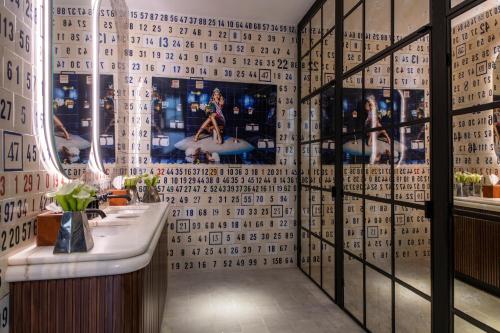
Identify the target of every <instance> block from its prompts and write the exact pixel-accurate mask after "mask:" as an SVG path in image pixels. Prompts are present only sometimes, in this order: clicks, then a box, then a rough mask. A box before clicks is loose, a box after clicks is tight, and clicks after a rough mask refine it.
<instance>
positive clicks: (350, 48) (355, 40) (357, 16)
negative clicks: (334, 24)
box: [343, 5, 363, 72]
mask: <svg viewBox="0 0 500 333" xmlns="http://www.w3.org/2000/svg"><path fill="white" fill-rule="evenodd" d="M344 36H345V37H344V38H345V41H344V61H343V64H344V66H343V67H344V72H346V71H348V70H350V69H351V68H353V67H355V66H356V65H359V64H360V63H361V62H362V61H363V52H362V51H363V5H360V6H358V7H357V8H356V9H355V10H354V12H352V13H351V14H349V16H347V17H346V18H345V19H344Z"/></svg>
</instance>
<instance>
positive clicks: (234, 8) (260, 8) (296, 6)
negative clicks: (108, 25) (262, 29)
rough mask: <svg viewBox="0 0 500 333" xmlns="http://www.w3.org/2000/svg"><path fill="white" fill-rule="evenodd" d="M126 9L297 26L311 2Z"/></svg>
mask: <svg viewBox="0 0 500 333" xmlns="http://www.w3.org/2000/svg"><path fill="white" fill-rule="evenodd" d="M126 1H127V3H128V7H129V9H144V10H148V11H165V12H167V13H173V14H184V15H192V16H202V17H215V18H228V19H237V20H245V21H252V22H265V23H280V24H289V25H296V24H298V23H299V21H300V20H301V19H302V17H303V16H304V15H305V14H306V12H307V11H308V9H309V8H310V7H311V6H312V4H313V3H314V0H126Z"/></svg>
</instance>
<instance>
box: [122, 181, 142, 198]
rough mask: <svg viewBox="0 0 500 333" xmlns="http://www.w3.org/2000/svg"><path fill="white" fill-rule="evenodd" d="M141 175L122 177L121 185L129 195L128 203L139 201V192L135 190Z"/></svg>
mask: <svg viewBox="0 0 500 333" xmlns="http://www.w3.org/2000/svg"><path fill="white" fill-rule="evenodd" d="M142 178H143V177H142V176H128V177H125V178H124V179H123V187H125V189H126V190H127V191H128V193H129V195H130V204H132V205H133V204H137V203H139V194H138V192H137V184H138V183H139V182H140V181H141V179H142Z"/></svg>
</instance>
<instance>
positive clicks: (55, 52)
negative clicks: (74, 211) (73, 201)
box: [45, 0, 146, 179]
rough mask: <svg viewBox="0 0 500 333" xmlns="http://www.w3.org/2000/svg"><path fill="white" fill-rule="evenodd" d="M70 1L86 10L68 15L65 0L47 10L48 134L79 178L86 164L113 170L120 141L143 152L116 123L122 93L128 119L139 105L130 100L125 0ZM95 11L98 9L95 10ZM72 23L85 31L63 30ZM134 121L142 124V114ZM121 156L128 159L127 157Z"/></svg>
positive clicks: (53, 149) (63, 169) (66, 169)
mask: <svg viewBox="0 0 500 333" xmlns="http://www.w3.org/2000/svg"><path fill="white" fill-rule="evenodd" d="M71 4H72V5H73V6H74V7H75V8H79V9H83V10H86V12H79V13H78V15H76V14H75V15H68V13H67V11H68V10H69V9H68V8H67V1H65V0H52V1H50V5H51V8H49V10H47V11H46V12H45V15H46V21H47V22H49V23H47V24H46V27H45V32H46V34H47V35H48V36H51V37H52V38H51V40H50V41H49V42H50V45H47V47H48V48H49V49H50V50H51V53H47V54H46V57H47V58H51V61H49V63H50V65H49V68H48V69H47V73H48V74H46V76H45V80H46V82H48V84H47V88H46V90H47V91H46V96H51V98H50V100H48V101H47V102H46V104H45V108H46V111H45V117H46V120H45V129H46V130H45V132H46V133H45V137H46V138H45V139H46V141H47V146H48V150H49V153H50V155H51V160H52V163H53V165H54V166H55V167H56V169H58V171H59V172H60V173H61V174H63V175H64V176H65V177H67V178H70V179H78V178H82V176H83V175H84V174H85V173H86V172H87V171H88V169H90V170H91V171H92V172H93V173H96V174H109V170H110V169H113V170H114V169H115V168H114V167H113V164H114V163H116V161H117V156H116V147H117V145H118V144H120V145H121V146H122V147H123V148H124V149H123V150H125V151H129V152H130V150H132V152H134V153H139V154H140V153H141V152H140V151H137V150H138V149H140V148H139V147H134V146H133V145H132V146H129V144H128V141H127V140H128V135H126V133H122V135H120V136H119V135H117V134H118V133H117V129H116V124H117V123H118V114H117V109H118V104H117V100H118V98H121V99H122V100H123V105H122V106H124V107H123V109H124V110H126V113H125V114H124V115H122V119H123V121H124V122H128V121H129V119H128V116H129V115H128V111H137V109H140V106H139V105H137V106H136V105H135V103H126V100H127V99H128V98H129V90H128V86H125V83H126V80H127V78H126V74H125V73H127V72H128V70H129V68H128V63H127V61H126V60H125V58H126V54H125V52H126V48H127V45H128V29H127V25H128V7H127V5H126V2H125V0H78V1H72V3H71ZM64 6H66V7H64ZM95 12H98V15H93V13H95ZM50 22H51V23H50ZM68 26H77V27H78V30H83V32H79V33H74V34H70V35H68V33H67V32H66V33H64V32H61V31H67V30H68V29H67V27H68ZM63 27H64V28H65V29H62V28H63ZM93 36H96V37H95V38H94V37H93ZM82 55H83V56H82ZM75 59H78V60H75ZM120 80H121V81H122V84H121V85H120V83H119V81H120ZM120 87H121V89H120ZM137 93H138V94H140V93H141V91H140V89H138V90H137ZM132 104H133V105H132ZM139 111H140V110H139ZM144 111H146V110H144ZM135 121H136V122H137V123H138V124H139V126H140V123H141V119H140V117H138V119H136V120H135ZM118 137H121V139H118ZM117 141H118V142H117ZM126 147H127V148H128V149H125V148H126ZM122 162H123V163H127V160H126V158H122Z"/></svg>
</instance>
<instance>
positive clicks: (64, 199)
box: [47, 182, 97, 212]
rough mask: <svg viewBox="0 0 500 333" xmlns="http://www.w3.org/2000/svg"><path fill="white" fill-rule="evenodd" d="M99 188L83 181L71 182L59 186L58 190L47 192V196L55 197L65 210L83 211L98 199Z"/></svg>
mask: <svg viewBox="0 0 500 333" xmlns="http://www.w3.org/2000/svg"><path fill="white" fill-rule="evenodd" d="M96 194H97V190H96V189H95V188H94V187H92V186H89V185H85V184H84V183H82V182H70V183H67V184H63V185H61V186H59V188H58V189H57V191H54V192H49V193H47V197H49V198H55V200H56V202H57V204H58V205H59V206H61V208H62V209H63V210H64V211H65V212H81V211H84V210H85V209H87V206H88V205H89V204H90V203H91V202H92V201H94V200H96V198H97V197H96Z"/></svg>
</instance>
